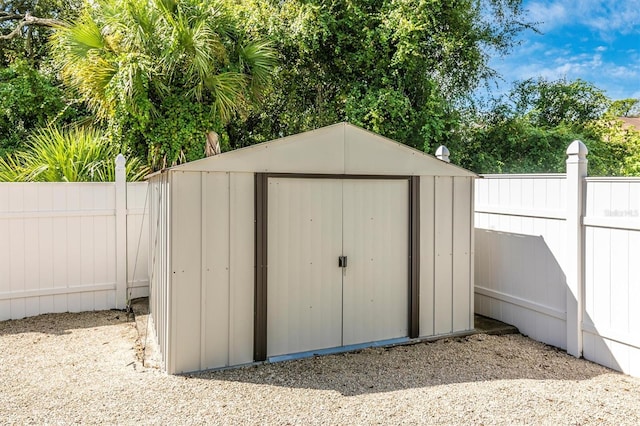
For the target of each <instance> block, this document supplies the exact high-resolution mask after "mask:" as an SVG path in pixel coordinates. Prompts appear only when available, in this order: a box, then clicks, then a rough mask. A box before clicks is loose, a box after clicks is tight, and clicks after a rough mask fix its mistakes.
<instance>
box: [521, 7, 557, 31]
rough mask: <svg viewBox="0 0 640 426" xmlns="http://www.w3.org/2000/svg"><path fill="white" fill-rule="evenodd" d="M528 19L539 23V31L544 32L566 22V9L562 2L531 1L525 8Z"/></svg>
mask: <svg viewBox="0 0 640 426" xmlns="http://www.w3.org/2000/svg"><path fill="white" fill-rule="evenodd" d="M525 8H526V9H527V10H528V12H529V13H528V16H529V19H531V21H533V22H537V23H539V27H540V30H542V31H546V30H549V29H551V28H554V27H555V26H557V25H559V24H563V23H564V22H566V20H567V9H566V8H565V6H564V5H563V4H562V2H544V1H542V2H541V1H533V2H531V3H529V4H528V5H526V6H525Z"/></svg>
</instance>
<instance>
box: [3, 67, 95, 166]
mask: <svg viewBox="0 0 640 426" xmlns="http://www.w3.org/2000/svg"><path fill="white" fill-rule="evenodd" d="M82 113H83V108H82V107H81V106H78V105H76V104H75V103H74V102H73V101H70V100H69V99H67V96H66V95H65V93H64V92H63V91H62V90H61V89H60V88H59V87H58V86H57V85H56V84H55V81H54V79H52V78H51V77H49V76H47V75H45V74H43V73H42V72H40V71H38V70H36V69H34V68H33V67H31V66H30V65H28V64H27V63H26V62H25V61H23V60H19V61H16V62H14V63H13V64H11V65H10V66H9V67H7V68H0V157H1V156H3V155H5V154H6V153H7V152H11V151H14V150H16V149H19V148H21V147H23V145H24V142H25V140H26V138H27V135H28V134H29V133H30V132H32V131H33V130H35V129H36V128H38V127H42V126H46V125H48V124H49V123H53V122H57V123H60V124H64V123H68V122H70V121H73V120H76V119H78V118H80V117H81V115H82Z"/></svg>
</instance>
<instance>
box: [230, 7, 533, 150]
mask: <svg viewBox="0 0 640 426" xmlns="http://www.w3.org/2000/svg"><path fill="white" fill-rule="evenodd" d="M520 3H521V2H520V1H509V0H490V1H486V0H483V1H476V0H461V1H456V2H449V1H447V2H443V1H440V0H331V1H329V0H310V1H303V0H286V1H280V0H247V1H244V0H243V1H240V0H237V1H236V8H235V9H234V10H235V11H236V13H237V14H238V16H239V17H240V21H241V22H243V23H244V25H245V26H246V28H247V29H248V30H249V31H251V32H253V33H254V34H256V35H257V36H259V37H269V38H270V39H272V40H273V41H274V44H275V47H276V49H277V51H278V52H279V66H278V67H277V69H276V70H275V75H274V84H273V90H272V91H271V92H270V93H269V95H268V98H267V101H266V102H265V104H264V107H263V108H262V109H261V110H260V111H255V112H254V113H252V114H251V115H249V117H248V118H247V119H246V120H244V119H242V120H236V121H234V122H233V123H231V124H230V125H229V126H228V128H227V129H228V133H229V135H230V141H231V143H232V144H233V146H234V147H237V146H244V145H249V144H253V143H256V142H262V141H264V140H269V139H272V138H274V137H278V136H282V135H286V134H291V133H296V132H300V131H304V130H309V129H312V128H316V127H320V126H323V125H327V124H332V123H335V122H338V121H348V122H351V123H354V124H357V125H360V126H363V127H365V128H367V129H369V130H372V131H375V132H378V133H381V134H383V135H385V136H388V137H390V138H393V139H396V140H398V141H401V142H403V143H406V144H408V145H411V146H413V147H416V148H419V149H423V148H425V149H428V150H432V148H433V147H434V146H435V145H437V144H439V143H441V142H444V141H446V140H448V139H449V138H451V137H452V135H454V133H453V130H454V129H455V127H456V126H457V124H458V120H459V117H458V114H457V112H456V107H457V105H458V104H460V103H461V102H462V101H463V100H464V99H465V97H466V96H467V95H469V94H470V93H471V91H472V90H474V89H475V88H476V87H477V86H478V85H479V84H480V83H481V82H483V81H485V79H486V78H489V77H491V76H493V71H492V70H491V69H490V68H489V67H488V65H487V63H488V58H489V54H490V53H498V54H502V53H506V52H508V51H509V49H510V48H511V46H512V45H513V43H514V36H515V35H516V34H518V33H519V32H520V31H522V30H523V29H525V28H528V25H527V24H526V23H524V22H522V14H523V11H522V10H521V8H520Z"/></svg>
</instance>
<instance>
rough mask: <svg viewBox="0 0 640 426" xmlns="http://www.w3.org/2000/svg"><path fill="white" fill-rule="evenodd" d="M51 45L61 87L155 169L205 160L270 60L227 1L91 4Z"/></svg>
mask: <svg viewBox="0 0 640 426" xmlns="http://www.w3.org/2000/svg"><path fill="white" fill-rule="evenodd" d="M52 46H53V54H54V57H55V60H56V62H57V64H58V65H59V67H60V70H61V74H62V77H63V79H64V81H65V82H66V83H67V84H68V85H70V86H71V87H72V88H74V89H75V90H77V91H78V92H79V93H80V94H81V96H82V98H83V99H84V100H86V102H87V103H88V105H89V107H90V108H91V110H92V111H94V112H95V113H96V114H97V116H98V117H99V118H100V119H103V120H105V121H106V122H107V124H108V127H109V131H110V133H111V136H112V137H113V138H114V139H115V140H120V141H123V142H124V143H125V145H127V146H131V147H133V148H134V149H135V150H136V152H137V153H139V154H141V155H145V156H146V155H148V158H149V160H150V162H151V163H152V165H153V166H154V167H155V168H159V167H163V166H165V165H171V164H175V163H176V162H177V161H178V160H179V159H180V158H186V159H187V160H192V159H195V158H200V157H202V156H203V155H204V149H203V147H204V143H205V140H206V137H205V136H206V134H207V133H208V132H210V131H217V132H218V133H220V132H221V130H222V129H223V125H224V124H225V123H226V122H228V121H229V120H230V119H231V118H232V117H233V116H235V115H237V114H243V113H245V112H246V111H248V110H249V109H250V106H251V105H252V104H253V103H255V102H257V101H258V100H260V98H261V95H262V92H263V90H264V88H265V87H266V86H267V85H268V82H269V78H270V71H271V69H272V66H273V65H272V64H273V57H274V54H273V51H272V50H271V49H270V47H269V46H268V44H266V43H264V42H260V41H255V40H251V39H249V38H248V37H247V36H246V34H245V33H244V32H243V31H241V30H240V29H239V27H238V23H237V22H236V21H234V19H233V17H232V16H231V14H230V13H229V10H228V8H227V7H226V5H225V3H224V2H223V1H200V0H151V1H148V0H105V1H101V2H95V3H94V2H90V3H88V4H87V6H86V7H85V9H84V10H83V11H82V13H81V14H80V16H79V17H78V19H76V20H74V21H73V22H71V23H70V24H69V25H68V26H63V27H59V28H58V29H57V30H56V32H55V34H54V36H53V38H52Z"/></svg>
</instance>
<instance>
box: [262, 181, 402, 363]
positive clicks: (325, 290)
mask: <svg viewBox="0 0 640 426" xmlns="http://www.w3.org/2000/svg"><path fill="white" fill-rule="evenodd" d="M408 197H409V190H408V181H407V180H405V179H388V180H387V179H325V178H289V177H285V178H280V177H270V178H269V179H268V216H267V221H268V224H267V235H268V238H267V261H268V272H267V356H277V355H283V354H293V353H298V352H305V351H312V350H316V349H322V348H333V347H340V346H346V345H353V344H358V343H365V342H374V341H380V340H387V339H392V338H398V337H405V336H407V335H408V309H409V307H408V304H409V303H408V298H409V296H408V295H409V289H408V250H409V249H408V229H409V227H408V220H409V218H408V216H409V214H408V209H409V202H408ZM341 256H344V257H346V266H343V267H341V266H340V265H339V258H340V257H341Z"/></svg>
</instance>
